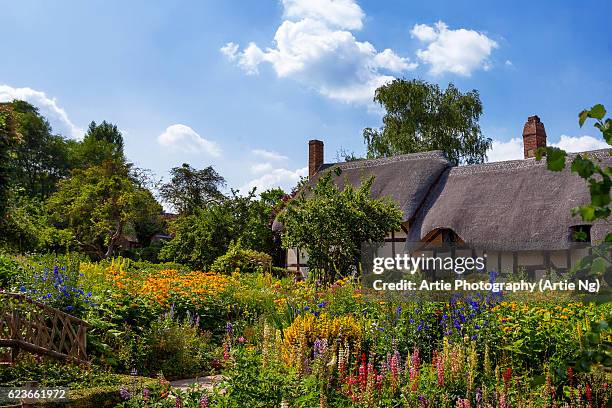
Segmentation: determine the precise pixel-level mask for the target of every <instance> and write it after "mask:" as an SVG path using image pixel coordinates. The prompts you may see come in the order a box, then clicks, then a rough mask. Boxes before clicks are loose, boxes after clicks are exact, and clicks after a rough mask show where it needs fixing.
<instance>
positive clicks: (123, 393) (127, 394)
mask: <svg viewBox="0 0 612 408" xmlns="http://www.w3.org/2000/svg"><path fill="white" fill-rule="evenodd" d="M119 395H120V396H121V399H122V400H124V401H127V400H129V399H130V398H132V394H131V393H130V392H129V391H128V389H127V388H125V387H121V388H119Z"/></svg>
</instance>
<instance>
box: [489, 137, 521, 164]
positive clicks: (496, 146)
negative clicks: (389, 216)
mask: <svg viewBox="0 0 612 408" xmlns="http://www.w3.org/2000/svg"><path fill="white" fill-rule="evenodd" d="M523 157H524V152H523V139H522V138H518V137H515V138H512V139H510V140H509V141H507V142H502V141H500V140H493V145H492V146H491V150H489V151H488V152H487V158H488V160H489V161H490V162H498V161H505V160H518V159H522V158H523Z"/></svg>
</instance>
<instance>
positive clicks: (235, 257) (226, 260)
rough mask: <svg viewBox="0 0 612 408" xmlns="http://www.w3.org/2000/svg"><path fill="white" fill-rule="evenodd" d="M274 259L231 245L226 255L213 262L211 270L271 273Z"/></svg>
mask: <svg viewBox="0 0 612 408" xmlns="http://www.w3.org/2000/svg"><path fill="white" fill-rule="evenodd" d="M271 268H272V257H271V256H270V255H268V254H265V253H263V252H258V251H254V250H252V249H243V248H241V247H240V245H239V244H231V245H230V247H229V249H228V250H227V252H226V253H225V254H224V255H221V256H220V257H218V258H217V259H216V260H215V262H213V264H212V266H211V267H210V269H211V270H212V271H213V272H220V273H228V274H229V273H232V272H270V271H271Z"/></svg>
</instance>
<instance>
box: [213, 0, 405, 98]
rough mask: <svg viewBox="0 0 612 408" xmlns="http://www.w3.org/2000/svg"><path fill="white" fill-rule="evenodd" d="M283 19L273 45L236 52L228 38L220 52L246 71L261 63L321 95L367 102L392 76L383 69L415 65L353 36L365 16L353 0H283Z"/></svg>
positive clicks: (253, 72)
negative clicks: (380, 50)
mask: <svg viewBox="0 0 612 408" xmlns="http://www.w3.org/2000/svg"><path fill="white" fill-rule="evenodd" d="M282 4H283V7H284V16H285V20H284V21H283V22H282V23H281V24H280V26H279V27H278V29H277V30H276V34H275V35H274V46H273V47H269V48H265V49H262V48H260V47H259V46H258V45H257V44H255V43H249V44H248V45H247V47H246V48H244V49H243V50H242V51H240V49H239V48H237V47H236V44H234V43H231V42H230V43H228V44H226V45H225V46H224V47H222V48H221V52H222V53H223V54H224V55H226V56H227V57H228V59H229V60H230V61H234V62H235V63H236V64H237V65H238V66H239V67H240V68H242V69H243V70H244V71H245V72H246V73H247V74H250V75H256V74H257V73H258V69H259V67H260V66H261V64H264V63H267V64H270V65H271V66H272V68H273V69H274V72H275V73H276V75H277V76H278V77H279V78H289V79H292V80H295V81H297V82H299V83H301V84H302V85H304V86H306V87H309V88H312V89H314V90H316V91H317V92H319V93H320V94H322V95H325V96H327V97H329V98H331V99H335V100H340V101H343V102H353V103H369V102H371V100H372V98H373V96H374V90H375V89H376V88H377V87H379V86H380V85H382V84H384V83H386V82H388V81H390V80H392V79H393V78H394V77H393V76H390V75H389V73H402V72H405V71H408V70H412V69H415V68H416V66H417V64H416V63H414V62H411V61H410V60H409V59H408V58H404V57H400V56H399V55H397V54H396V53H395V52H394V51H392V50H391V49H385V50H384V51H382V52H378V51H377V50H376V48H375V47H374V46H373V45H372V44H370V43H369V42H367V41H358V40H357V39H356V38H355V36H354V35H353V33H352V32H351V31H349V30H358V29H360V28H361V27H362V25H363V19H364V17H365V15H364V13H363V11H362V10H361V8H360V7H359V6H358V5H357V4H356V3H355V2H354V1H353V0H283V2H282Z"/></svg>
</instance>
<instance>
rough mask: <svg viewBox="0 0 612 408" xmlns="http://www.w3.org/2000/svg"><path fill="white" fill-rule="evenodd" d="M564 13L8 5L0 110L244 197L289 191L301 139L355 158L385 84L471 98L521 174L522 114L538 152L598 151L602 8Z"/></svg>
mask: <svg viewBox="0 0 612 408" xmlns="http://www.w3.org/2000/svg"><path fill="white" fill-rule="evenodd" d="M566 3H567V4H566V5H560V4H561V2H553V1H548V2H544V1H542V2H534V1H530V2H526V1H524V2H523V1H513V2H504V3H502V2H490V1H471V2H450V1H448V2H441V1H435V0H428V1H425V2H424V1H418V2H417V1H358V2H355V1H353V0H282V1H279V0H270V1H265V0H259V1H247V0H241V1H215V2H213V1H174V2H161V1H157V2H151V1H129V2H125V1H87V2H83V1H61V2H48V1H43V0H41V1H29V0H24V1H19V2H8V1H5V2H3V4H2V8H1V9H2V12H1V14H0V45H1V48H0V49H1V50H2V58H0V100H6V99H11V98H14V97H18V98H23V99H27V100H29V101H31V102H33V103H35V104H37V105H38V106H40V108H41V111H42V112H43V113H44V114H45V115H46V116H47V117H48V118H49V119H50V121H51V123H52V125H53V127H54V129H55V130H56V131H57V132H60V133H62V134H64V135H66V136H69V137H75V138H78V137H81V136H82V129H84V128H86V127H87V124H88V123H89V122H90V121H91V120H96V121H98V122H99V121H102V120H108V121H111V122H114V123H116V124H117V125H118V126H119V128H120V129H122V131H123V132H124V137H125V142H126V151H127V154H128V157H129V158H130V160H132V161H134V162H135V163H136V164H137V165H138V166H141V167H145V168H149V169H152V170H153V171H154V172H155V173H156V174H157V175H158V176H160V177H167V173H168V170H169V169H170V168H172V167H174V166H177V165H180V164H181V163H183V162H188V163H190V164H192V165H193V166H195V167H198V168H201V167H204V166H208V165H211V164H212V165H214V166H215V168H216V169H217V170H218V171H219V172H220V173H221V174H222V175H223V176H225V177H226V179H227V181H228V185H229V186H231V187H234V188H242V189H245V188H248V187H251V186H259V187H260V188H266V187H270V186H274V185H281V186H283V187H285V188H290V186H291V185H292V184H293V183H294V182H295V181H296V180H297V178H298V177H299V176H300V175H303V174H305V166H306V164H307V141H308V140H309V139H313V138H318V139H321V140H323V141H324V142H325V149H326V161H334V160H335V157H336V152H337V150H338V149H339V148H341V147H342V148H345V149H347V150H349V151H354V152H355V153H357V154H363V153H364V144H363V139H362V136H361V131H362V129H363V128H364V127H368V126H371V127H377V126H380V123H381V122H380V119H381V112H380V110H379V109H378V108H377V107H376V106H375V105H373V104H372V102H371V97H372V91H373V89H374V88H375V87H376V85H377V84H381V83H384V82H385V81H387V80H389V79H390V78H393V77H405V78H408V79H411V78H421V79H424V80H427V81H430V82H435V83H438V84H440V85H441V86H443V87H446V85H447V84H448V83H449V82H453V83H455V84H456V85H457V86H458V87H459V88H460V89H462V90H471V89H477V90H479V92H480V95H481V99H482V102H483V105H484V114H483V116H482V117H481V126H482V129H483V133H484V134H485V136H487V137H490V138H492V139H494V140H495V144H494V151H493V152H491V154H490V156H491V159H492V160H502V159H511V158H520V155H521V149H522V141H521V140H520V139H519V138H520V136H521V131H522V126H523V124H524V122H525V120H526V119H527V116H529V115H532V114H537V115H539V116H540V118H541V119H542V121H543V122H544V124H545V126H546V130H547V134H548V139H549V144H553V143H559V142H560V143H561V146H563V147H565V148H569V149H572V150H584V149H590V148H596V147H599V146H601V144H600V143H601V142H600V141H597V140H596V139H593V138H589V137H585V136H598V135H597V133H596V132H594V130H593V129H592V128H591V127H590V126H589V127H586V128H584V129H580V128H579V127H578V125H577V120H576V118H577V113H578V111H580V110H581V109H582V108H584V107H588V106H591V105H593V104H595V103H603V104H605V105H606V106H608V107H611V109H612V81H611V78H610V72H611V71H610V68H609V67H610V66H611V65H612V64H611V62H612V42H611V39H612V36H610V28H609V17H608V16H609V15H610V14H611V12H612V7H611V6H610V4H609V3H607V2H605V1H599V2H597V1H586V2H580V3H579V2H571V4H570V2H566ZM517 156H518V157H517Z"/></svg>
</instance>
